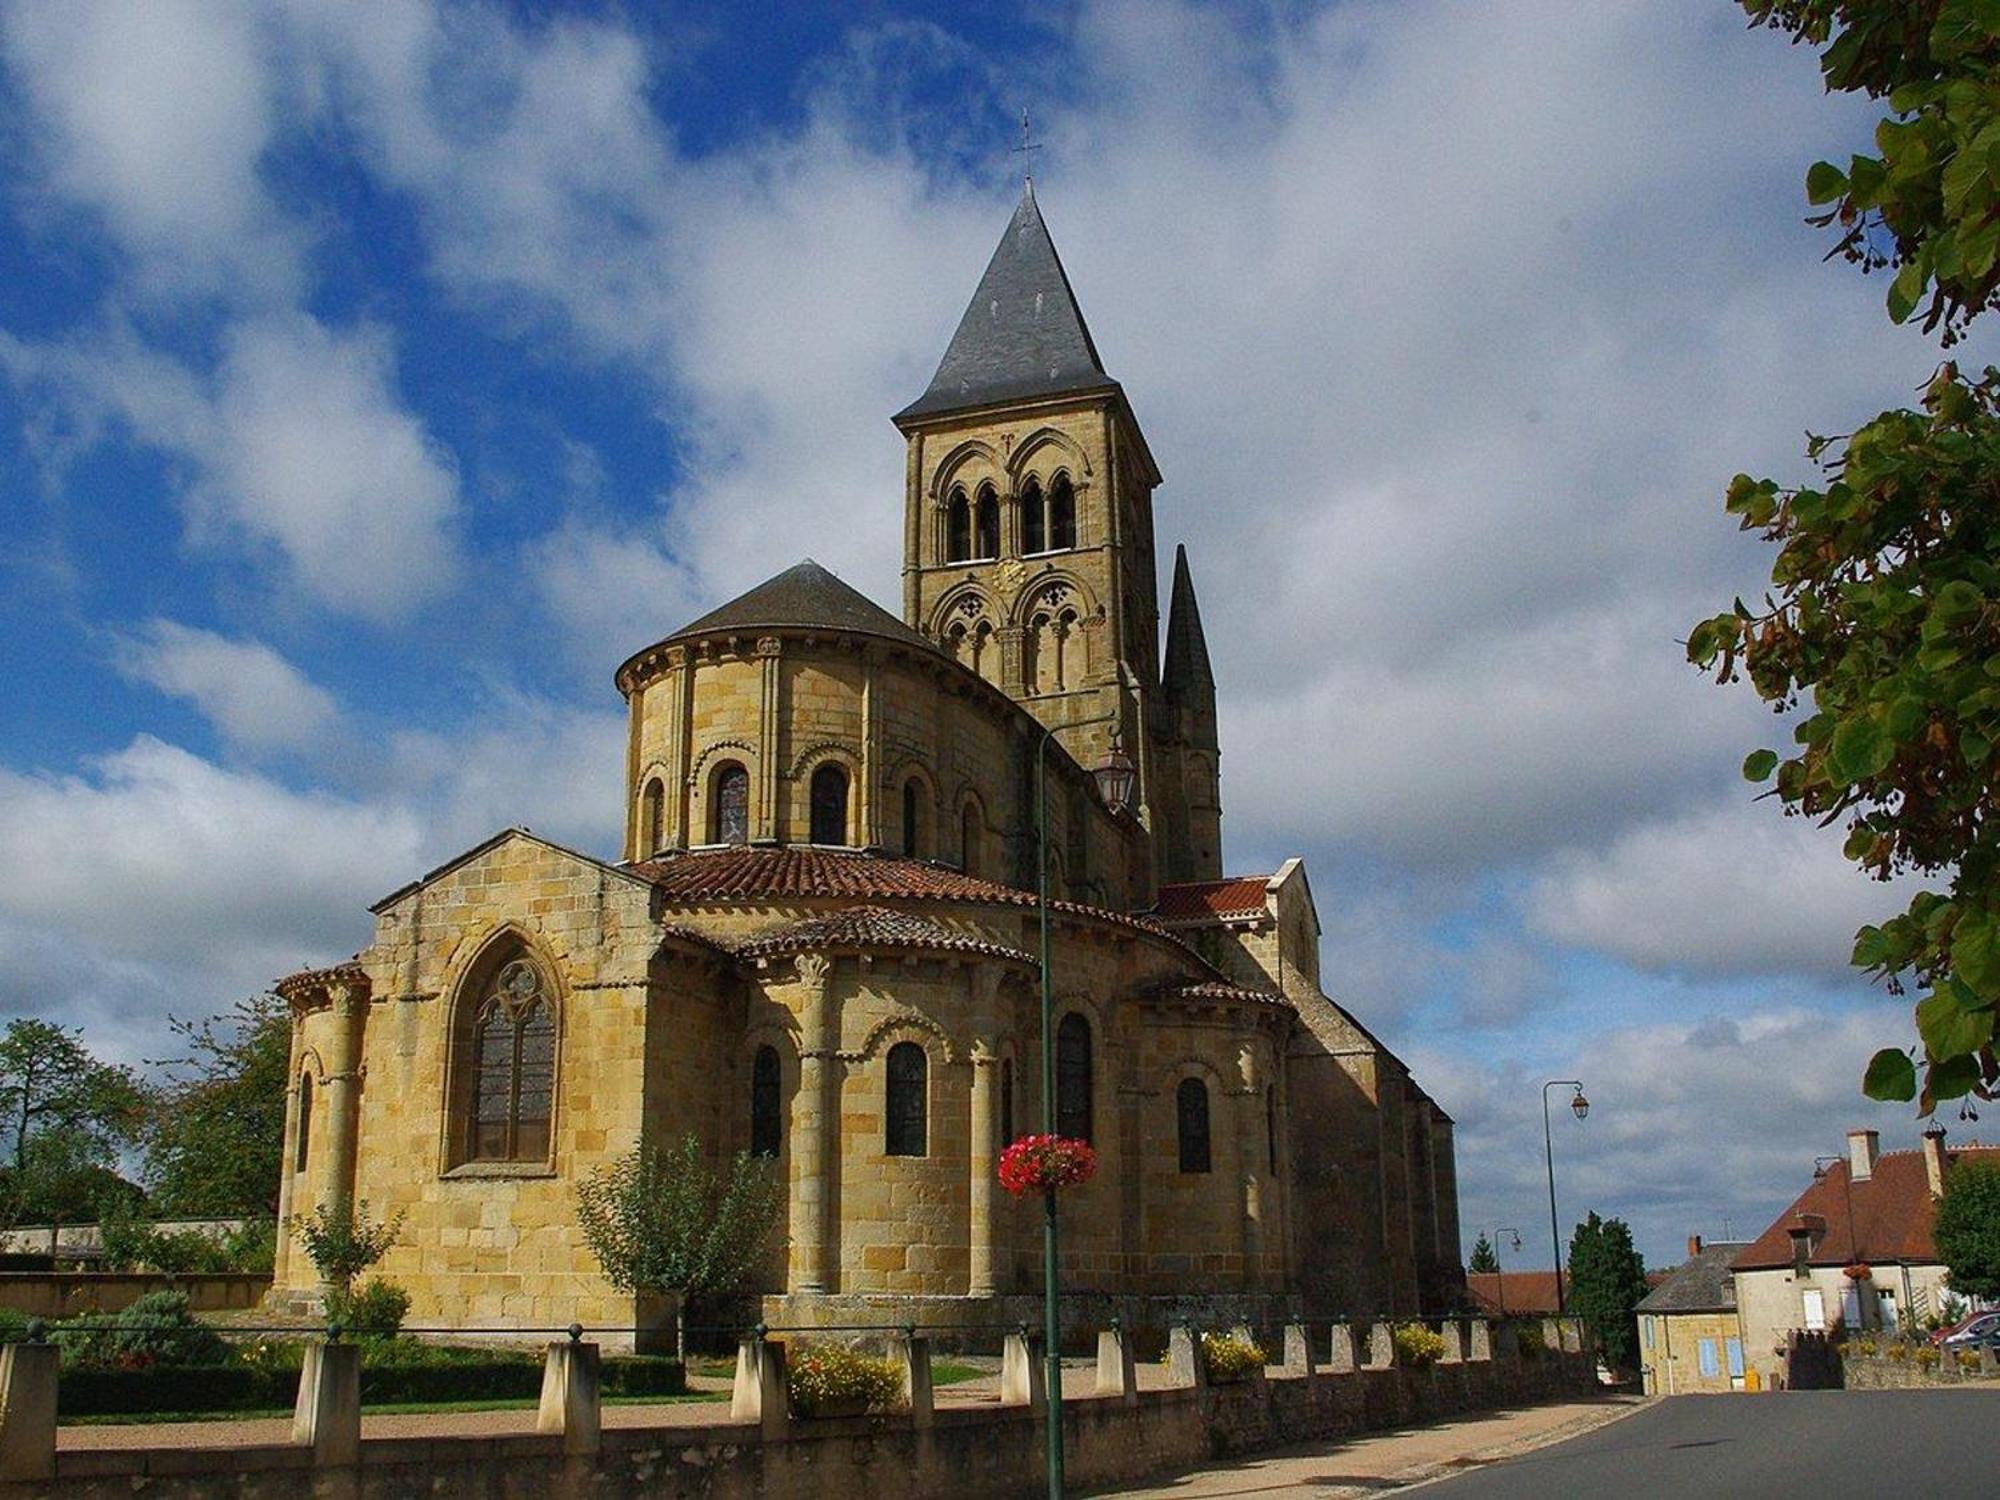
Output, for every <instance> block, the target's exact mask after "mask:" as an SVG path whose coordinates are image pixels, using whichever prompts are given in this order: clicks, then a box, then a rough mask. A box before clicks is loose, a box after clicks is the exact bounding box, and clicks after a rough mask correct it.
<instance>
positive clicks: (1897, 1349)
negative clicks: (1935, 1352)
mask: <svg viewBox="0 0 2000 1500" xmlns="http://www.w3.org/2000/svg"><path fill="white" fill-rule="evenodd" d="M1925 1347H1926V1348H1928V1347H1929V1345H1926V1346H1925ZM1883 1353H1885V1354H1887V1355H1888V1356H1889V1358H1891V1359H1896V1360H1905V1359H1908V1358H1909V1357H1910V1346H1909V1345H1908V1344H1904V1343H1895V1344H1891V1345H1890V1346H1889V1347H1888V1348H1887V1349H1885V1350H1884V1351H1883Z"/></svg>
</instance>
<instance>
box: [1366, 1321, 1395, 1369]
mask: <svg viewBox="0 0 2000 1500" xmlns="http://www.w3.org/2000/svg"><path fill="white" fill-rule="evenodd" d="M1395 1362H1396V1330H1395V1328H1394V1327H1393V1326H1392V1325H1390V1324H1388V1323H1370V1324H1369V1325H1368V1367H1369V1368H1370V1369H1371V1370H1386V1369H1388V1368H1389V1367H1390V1366H1391V1365H1393V1364H1395Z"/></svg>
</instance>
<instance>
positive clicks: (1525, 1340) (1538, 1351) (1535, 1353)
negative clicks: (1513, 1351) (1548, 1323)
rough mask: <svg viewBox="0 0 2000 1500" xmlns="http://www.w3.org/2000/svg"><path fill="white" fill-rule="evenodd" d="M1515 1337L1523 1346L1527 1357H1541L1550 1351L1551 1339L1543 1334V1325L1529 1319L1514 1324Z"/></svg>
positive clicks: (1522, 1348)
mask: <svg viewBox="0 0 2000 1500" xmlns="http://www.w3.org/2000/svg"><path fill="white" fill-rule="evenodd" d="M1514 1338H1515V1341H1516V1342H1517V1343H1519V1345H1520V1347H1521V1355H1522V1357H1523V1358H1525V1359H1540V1358H1541V1357H1542V1356H1543V1355H1544V1354H1546V1353H1548V1349H1549V1341H1548V1340H1547V1339H1546V1338H1545V1337H1543V1335H1542V1325H1541V1324H1540V1323H1538V1322H1535V1321H1534V1320H1533V1319H1527V1320H1524V1321H1522V1322H1519V1323H1516V1324H1515V1325H1514Z"/></svg>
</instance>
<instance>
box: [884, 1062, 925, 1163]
mask: <svg viewBox="0 0 2000 1500" xmlns="http://www.w3.org/2000/svg"><path fill="white" fill-rule="evenodd" d="M929 1071H930V1059H929V1058H927V1057H925V1056H924V1049H923V1048H922V1047H919V1046H918V1045H917V1044H916V1043H915V1042H898V1043H896V1045H895V1046H893V1047H891V1048H890V1049H889V1059H888V1073H889V1088H888V1098H887V1099H886V1100H885V1101H884V1103H885V1105H886V1106H887V1107H886V1108H885V1110H884V1111H883V1113H884V1116H885V1118H886V1120H887V1122H888V1131H887V1135H888V1140H887V1142H886V1145H887V1149H888V1153H889V1155H891V1156H922V1155H923V1154H924V1153H925V1149H926V1146H925V1141H924V1134H925V1129H924V1127H925V1120H924V1112H925V1099H924V1092H925V1082H926V1080H925V1075H926V1074H927V1073H928V1072H929Z"/></svg>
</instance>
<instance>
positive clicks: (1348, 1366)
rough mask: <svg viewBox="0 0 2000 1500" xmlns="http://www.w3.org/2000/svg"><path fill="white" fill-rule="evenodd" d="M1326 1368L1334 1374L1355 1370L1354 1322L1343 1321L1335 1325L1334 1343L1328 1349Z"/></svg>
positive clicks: (1343, 1373)
mask: <svg viewBox="0 0 2000 1500" xmlns="http://www.w3.org/2000/svg"><path fill="white" fill-rule="evenodd" d="M1326 1368H1327V1370H1328V1372H1329V1373H1331V1374H1334V1375H1345V1374H1348V1373H1349V1372H1350V1371H1352V1370H1353V1368H1354V1325H1353V1324H1351V1323H1348V1322H1344V1321H1343V1322H1339V1323H1336V1324H1334V1325H1333V1343H1332V1345H1331V1346H1330V1347H1329V1348H1328V1349H1327V1351H1326Z"/></svg>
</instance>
